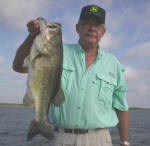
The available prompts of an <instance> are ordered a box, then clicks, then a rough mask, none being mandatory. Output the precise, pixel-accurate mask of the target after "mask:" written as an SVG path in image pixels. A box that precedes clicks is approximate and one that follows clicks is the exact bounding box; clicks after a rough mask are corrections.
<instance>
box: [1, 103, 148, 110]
mask: <svg viewBox="0 0 150 146" xmlns="http://www.w3.org/2000/svg"><path fill="white" fill-rule="evenodd" d="M1 106H11V107H12V106H14V107H26V106H25V105H24V104H15V103H0V107H1ZM129 109H130V110H150V108H142V107H130V108H129Z"/></svg>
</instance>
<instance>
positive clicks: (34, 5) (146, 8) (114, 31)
mask: <svg viewBox="0 0 150 146" xmlns="http://www.w3.org/2000/svg"><path fill="white" fill-rule="evenodd" d="M90 4H96V5H99V6H100V7H102V8H104V9H105V10H106V33H105V35H104V37H103V38H102V40H101V41H100V47H101V49H102V50H105V51H106V52H109V53H112V54H113V55H115V56H116V57H117V58H118V60H119V61H120V62H121V64H122V65H123V66H124V67H125V73H124V74H125V78H126V82H127V94H126V98H127V102H128V105H129V106H130V107H145V108H150V92H149V91H150V31H149V29H150V17H149V14H150V0H57V1H56V0H30V1H28V0H1V1H0V103H22V100H23V96H24V94H25V91H26V80H27V74H26V73H17V72H15V71H13V69H12V63H13V60H14V57H15V54H16V50H17V48H18V47H19V45H20V44H21V43H22V42H23V41H24V40H25V38H26V37H27V35H28V31H27V27H26V24H27V23H28V22H29V21H30V20H33V19H36V18H37V17H44V18H45V19H46V20H47V21H51V22H58V23H61V25H62V33H63V41H64V42H66V43H77V42H78V39H79V38H78V34H77V33H76V30H75V25H76V23H77V22H78V19H79V15H80V11H81V9H82V7H83V6H85V5H90Z"/></svg>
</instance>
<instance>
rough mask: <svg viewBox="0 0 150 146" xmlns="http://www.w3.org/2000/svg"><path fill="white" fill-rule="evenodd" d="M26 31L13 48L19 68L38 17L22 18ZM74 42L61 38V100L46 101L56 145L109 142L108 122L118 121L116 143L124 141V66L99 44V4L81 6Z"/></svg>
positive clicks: (36, 29) (90, 145)
mask: <svg viewBox="0 0 150 146" xmlns="http://www.w3.org/2000/svg"><path fill="white" fill-rule="evenodd" d="M27 27H28V30H29V32H30V33H29V36H28V37H27V39H26V40H25V42H24V43H23V44H22V45H21V46H20V47H19V48H18V50H17V53H16V57H15V59H14V63H13V69H14V70H15V71H17V72H21V73H25V72H27V68H24V67H23V66H22V65H23V62H24V58H25V57H26V56H27V55H28V54H29V52H30V48H31V46H32V43H33V39H34V38H35V36H36V35H37V34H38V33H39V25H38V20H32V21H30V22H29V23H28V24H27ZM76 31H77V33H78V34H79V43H78V44H64V45H63V49H64V60H63V72H62V78H61V86H62V89H63V91H64V94H65V96H66V99H65V102H64V103H63V104H62V105H61V106H59V107H55V106H54V105H53V104H51V108H50V114H51V115H50V120H51V123H53V124H54V126H55V127H56V132H55V135H56V145H57V146H112V142H111V137H110V133H109V131H108V128H109V127H115V126H116V125H117V126H118V129H119V134H120V140H121V142H120V145H121V146H128V145H129V142H128V128H129V122H128V121H129V117H128V106H127V103H126V99H125V93H126V83H125V80H124V76H123V71H124V68H123V66H122V65H121V64H120V63H119V61H118V60H117V59H116V58H115V57H114V56H113V55H111V54H108V53H106V52H104V51H102V50H101V49H100V46H99V45H98V43H99V41H100V39H101V38H102V37H103V35H104V34H105V10H104V9H102V8H100V7H99V6H96V5H89V6H85V7H83V8H82V11H81V15H80V18H79V22H78V24H77V25H76Z"/></svg>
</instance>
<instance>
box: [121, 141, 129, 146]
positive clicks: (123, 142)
mask: <svg viewBox="0 0 150 146" xmlns="http://www.w3.org/2000/svg"><path fill="white" fill-rule="evenodd" d="M120 144H124V145H126V146H130V143H129V142H128V141H121V143H120Z"/></svg>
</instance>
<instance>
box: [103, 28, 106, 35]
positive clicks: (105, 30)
mask: <svg viewBox="0 0 150 146" xmlns="http://www.w3.org/2000/svg"><path fill="white" fill-rule="evenodd" d="M105 32H106V29H105V28H104V30H103V36H104V34H105Z"/></svg>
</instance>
